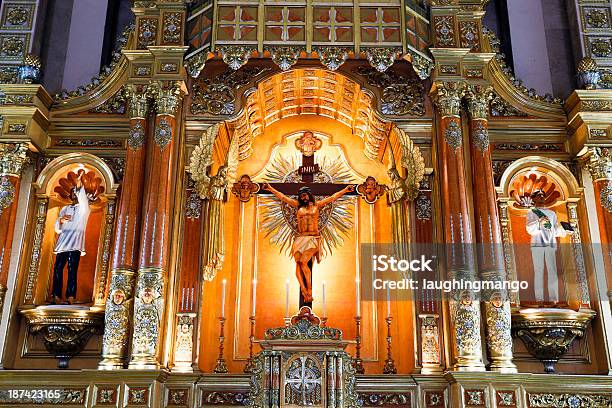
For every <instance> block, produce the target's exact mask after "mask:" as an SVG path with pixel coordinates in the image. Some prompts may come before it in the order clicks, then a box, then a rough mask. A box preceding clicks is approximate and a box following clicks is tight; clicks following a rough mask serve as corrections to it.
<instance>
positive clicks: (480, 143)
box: [472, 120, 489, 153]
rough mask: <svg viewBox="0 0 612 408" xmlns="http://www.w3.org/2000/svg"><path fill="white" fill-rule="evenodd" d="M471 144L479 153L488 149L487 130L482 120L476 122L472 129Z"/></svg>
mask: <svg viewBox="0 0 612 408" xmlns="http://www.w3.org/2000/svg"><path fill="white" fill-rule="evenodd" d="M472 143H474V146H476V148H477V149H478V150H479V151H480V152H481V153H484V152H486V151H487V150H488V149H489V129H488V127H487V126H486V125H485V123H484V121H483V120H477V121H476V124H475V125H474V128H473V129H472Z"/></svg>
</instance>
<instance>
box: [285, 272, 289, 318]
mask: <svg viewBox="0 0 612 408" xmlns="http://www.w3.org/2000/svg"><path fill="white" fill-rule="evenodd" d="M285 317H289V279H287V280H286V281H285Z"/></svg>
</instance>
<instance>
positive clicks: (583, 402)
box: [527, 393, 612, 408]
mask: <svg viewBox="0 0 612 408" xmlns="http://www.w3.org/2000/svg"><path fill="white" fill-rule="evenodd" d="M527 399H528V400H529V406H530V407H532V408H557V407H570V408H573V407H576V408H577V407H585V408H605V407H609V406H612V395H608V394H576V393H563V394H552V393H528V394H527Z"/></svg>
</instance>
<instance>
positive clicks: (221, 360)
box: [214, 280, 229, 374]
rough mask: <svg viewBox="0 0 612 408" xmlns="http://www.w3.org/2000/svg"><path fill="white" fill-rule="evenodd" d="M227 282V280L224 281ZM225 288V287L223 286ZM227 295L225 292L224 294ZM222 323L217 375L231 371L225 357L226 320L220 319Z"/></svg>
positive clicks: (216, 367)
mask: <svg viewBox="0 0 612 408" xmlns="http://www.w3.org/2000/svg"><path fill="white" fill-rule="evenodd" d="M223 282H225V280H224V281H223ZM223 287H224V288H225V285H224V286H223ZM223 293H224V294H225V291H224V292H223ZM219 323H220V326H221V328H220V333H219V357H217V362H216V363H215V370H214V371H215V373H217V374H225V373H227V372H228V371H229V370H228V369H227V364H226V363H225V358H224V357H223V342H224V341H225V336H224V332H225V318H224V317H220V318H219Z"/></svg>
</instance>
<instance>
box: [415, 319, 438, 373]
mask: <svg viewBox="0 0 612 408" xmlns="http://www.w3.org/2000/svg"><path fill="white" fill-rule="evenodd" d="M419 319H420V322H421V363H422V364H423V367H424V368H426V367H427V368H434V369H439V365H440V361H441V360H440V334H439V330H438V315H419Z"/></svg>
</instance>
